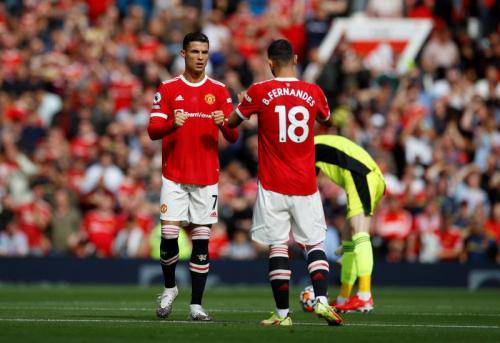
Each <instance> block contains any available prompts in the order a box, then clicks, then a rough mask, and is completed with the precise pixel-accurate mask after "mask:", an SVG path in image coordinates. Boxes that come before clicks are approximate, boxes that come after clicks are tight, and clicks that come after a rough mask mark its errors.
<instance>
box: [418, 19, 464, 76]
mask: <svg viewBox="0 0 500 343" xmlns="http://www.w3.org/2000/svg"><path fill="white" fill-rule="evenodd" d="M458 58H459V55H458V47H457V45H456V43H455V42H453V40H452V39H451V34H450V30H449V29H448V28H447V27H446V26H444V24H442V23H441V22H439V24H438V25H437V26H436V28H435V30H434V32H433V33H432V38H431V39H430V40H429V42H428V43H427V45H426V46H425V47H424V50H423V51H422V65H423V67H424V69H425V70H426V71H428V72H431V73H434V72H435V71H436V70H437V68H449V67H452V66H454V65H456V64H457V63H458Z"/></svg>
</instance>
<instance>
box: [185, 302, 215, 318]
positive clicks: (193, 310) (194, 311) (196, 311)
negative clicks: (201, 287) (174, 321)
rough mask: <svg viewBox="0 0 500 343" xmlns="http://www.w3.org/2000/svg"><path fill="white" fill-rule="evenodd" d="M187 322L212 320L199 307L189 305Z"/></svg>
mask: <svg viewBox="0 0 500 343" xmlns="http://www.w3.org/2000/svg"><path fill="white" fill-rule="evenodd" d="M189 320H195V321H202V322H209V321H211V320H212V318H210V316H209V315H208V313H207V311H205V310H204V309H203V307H201V305H197V304H191V305H189Z"/></svg>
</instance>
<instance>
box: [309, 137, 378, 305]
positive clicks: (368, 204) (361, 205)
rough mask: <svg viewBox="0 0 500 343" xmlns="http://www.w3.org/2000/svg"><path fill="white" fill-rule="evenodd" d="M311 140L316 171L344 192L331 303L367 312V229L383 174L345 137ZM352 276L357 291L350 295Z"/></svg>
mask: <svg viewBox="0 0 500 343" xmlns="http://www.w3.org/2000/svg"><path fill="white" fill-rule="evenodd" d="M314 144H315V150H316V169H317V171H318V172H319V171H321V172H322V173H323V174H325V175H326V176H327V177H328V178H329V179H330V180H331V181H333V182H334V183H336V184H337V185H338V186H340V187H342V188H343V189H344V191H345V192H346V195H347V214H346V217H347V220H348V226H347V227H346V228H344V229H342V249H343V255H342V260H341V264H342V271H341V283H342V285H341V289H340V294H339V296H338V297H337V298H336V299H335V301H334V303H333V305H334V306H335V307H336V309H337V310H338V311H339V312H344V313H345V312H369V311H371V310H373V298H372V294H371V274H372V270H373V252H372V245H371V242H370V233H369V232H370V223H371V219H372V215H373V212H374V210H375V207H376V206H377V204H378V202H379V201H380V199H381V198H382V196H383V195H384V192H385V181H384V176H383V175H382V172H381V171H380V168H379V167H378V165H377V164H376V163H375V161H374V160H373V158H372V157H371V156H370V155H369V154H368V152H367V151H366V150H364V149H363V148H362V147H360V146H359V145H357V144H356V143H354V142H352V141H350V140H349V139H347V138H345V137H342V136H336V135H320V136H316V137H315V139H314ZM356 279H358V293H357V294H356V295H354V296H352V297H350V294H351V291H352V288H353V285H354V283H355V281H356Z"/></svg>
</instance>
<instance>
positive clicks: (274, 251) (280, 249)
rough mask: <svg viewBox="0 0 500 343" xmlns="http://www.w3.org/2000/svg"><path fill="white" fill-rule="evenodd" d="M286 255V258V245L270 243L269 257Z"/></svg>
mask: <svg viewBox="0 0 500 343" xmlns="http://www.w3.org/2000/svg"><path fill="white" fill-rule="evenodd" d="M273 257H286V258H288V245H281V244H280V245H271V249H270V250H269V258H273Z"/></svg>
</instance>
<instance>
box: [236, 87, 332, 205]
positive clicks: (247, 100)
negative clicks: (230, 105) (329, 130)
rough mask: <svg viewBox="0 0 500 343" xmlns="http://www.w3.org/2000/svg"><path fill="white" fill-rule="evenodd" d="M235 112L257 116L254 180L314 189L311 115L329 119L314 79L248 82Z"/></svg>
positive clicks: (284, 189)
mask: <svg viewBox="0 0 500 343" xmlns="http://www.w3.org/2000/svg"><path fill="white" fill-rule="evenodd" d="M236 113H237V114H238V115H239V116H240V117H241V118H242V119H249V118H250V116H251V115H252V114H256V115H257V116H258V125H259V129H258V132H259V174H258V176H259V181H260V183H261V184H262V187H264V189H266V190H269V191H273V192H277V193H281V194H285V195H311V194H313V193H315V192H316V191H317V190H318V186H317V184H316V171H315V160H314V132H313V127H314V121H315V119H316V117H317V116H318V117H319V118H320V119H321V120H323V121H324V120H328V118H329V116H330V110H329V108H328V103H327V101H326V97H325V95H324V93H323V91H322V90H321V88H319V86H318V85H315V84H312V83H308V82H304V81H300V80H298V79H296V78H275V79H272V80H268V81H264V82H260V83H256V84H253V85H252V86H251V87H250V88H249V89H248V91H247V93H246V95H245V97H244V99H243V101H242V102H241V103H240V104H239V105H238V107H237V109H236Z"/></svg>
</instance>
